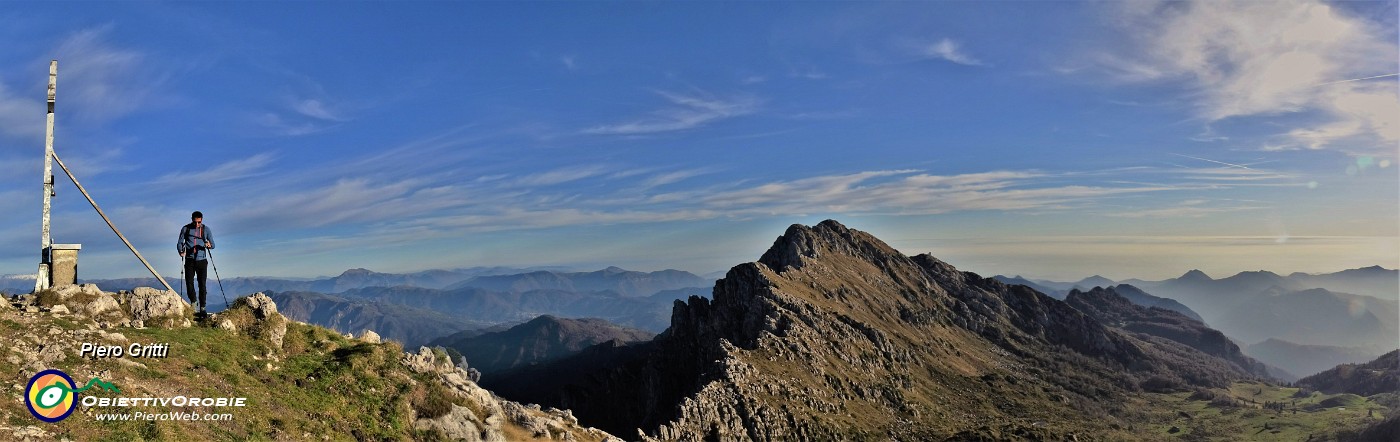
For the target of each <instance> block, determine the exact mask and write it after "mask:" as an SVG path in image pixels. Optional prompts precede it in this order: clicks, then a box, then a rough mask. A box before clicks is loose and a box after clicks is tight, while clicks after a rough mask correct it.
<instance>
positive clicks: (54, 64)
mask: <svg viewBox="0 0 1400 442" xmlns="http://www.w3.org/2000/svg"><path fill="white" fill-rule="evenodd" d="M57 86H58V60H51V61H49V114H48V119H47V122H46V123H45V125H44V128H45V129H44V232H43V239H42V242H41V244H42V248H41V249H40V251H39V253H40V255H39V273H37V274H36V275H34V276H35V277H34V293H38V292H39V291H40V290H44V289H47V288H49V285H50V283H51V282H50V281H49V278H50V275H49V272H50V269H49V263H50V262H52V260H51V259H50V256H49V253H50V252H49V249H50V247H52V246H53V243H52V242H53V241H52V240H51V239H50V238H49V201H50V200H51V199H52V198H53V159H52V158H53V103H54V89H56V88H57Z"/></svg>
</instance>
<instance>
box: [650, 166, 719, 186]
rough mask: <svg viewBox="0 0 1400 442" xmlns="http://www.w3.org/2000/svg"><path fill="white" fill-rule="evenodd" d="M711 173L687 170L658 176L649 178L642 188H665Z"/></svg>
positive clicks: (708, 171)
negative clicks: (668, 185)
mask: <svg viewBox="0 0 1400 442" xmlns="http://www.w3.org/2000/svg"><path fill="white" fill-rule="evenodd" d="M710 172H711V171H710V170H709V169H686V170H677V171H673V172H666V173H661V174H656V175H652V176H651V177H650V178H647V179H646V180H645V181H642V187H644V188H647V189H651V188H654V187H660V186H665V185H667V184H673V183H677V182H681V181H684V180H687V179H690V178H694V177H697V176H700V175H704V174H707V173H710Z"/></svg>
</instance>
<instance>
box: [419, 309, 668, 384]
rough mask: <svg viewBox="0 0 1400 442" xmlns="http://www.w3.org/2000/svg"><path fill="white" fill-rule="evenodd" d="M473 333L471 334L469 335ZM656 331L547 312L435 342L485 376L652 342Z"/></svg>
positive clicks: (433, 343) (488, 376)
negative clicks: (592, 350) (593, 349)
mask: <svg viewBox="0 0 1400 442" xmlns="http://www.w3.org/2000/svg"><path fill="white" fill-rule="evenodd" d="M468 335H470V336H468ZM653 337H655V334H653V333H650V332H646V331H642V330H637V329H633V328H626V327H622V326H618V325H616V324H613V323H610V322H608V321H605V320H602V319H596V318H584V319H569V318H558V317H554V316H550V315H543V316H540V317H538V318H535V319H533V320H530V321H529V322H526V323H524V324H520V325H517V326H515V327H511V328H510V329H508V330H503V331H497V332H488V333H484V334H477V333H475V331H472V332H467V333H465V334H454V335H451V336H446V337H443V338H439V339H437V340H434V341H433V342H432V345H433V346H442V347H447V348H449V349H452V350H456V351H457V352H458V353H459V354H461V355H462V356H465V357H466V358H467V364H468V365H469V366H471V367H472V368H475V369H477V370H479V371H480V372H481V373H482V375H484V376H485V377H487V378H490V376H491V375H493V374H495V373H497V372H500V371H503V370H508V369H511V368H515V367H521V366H528V365H534V364H539V363H543V362H549V361H552V360H555V359H559V358H562V357H565V356H569V355H572V354H575V353H578V352H579V351H582V350H583V349H585V348H587V347H590V346H593V345H596V344H599V343H603V342H608V341H617V342H619V343H636V342H645V341H650V340H651V339H652V338H653Z"/></svg>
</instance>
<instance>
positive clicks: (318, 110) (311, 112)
mask: <svg viewBox="0 0 1400 442" xmlns="http://www.w3.org/2000/svg"><path fill="white" fill-rule="evenodd" d="M292 109H293V110H295V111H296V112H297V113H299V114H301V115H305V116H308V117H311V118H315V119H318V120H326V121H337V122H339V121H346V120H348V119H347V118H345V117H344V116H343V115H341V113H340V112H338V111H332V110H331V109H330V108H329V107H328V106H327V105H326V103H324V102H322V101H321V100H318V99H314V98H311V99H305V100H300V101H297V103H296V104H295V105H294V106H292Z"/></svg>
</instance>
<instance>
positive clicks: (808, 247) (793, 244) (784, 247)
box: [758, 220, 903, 272]
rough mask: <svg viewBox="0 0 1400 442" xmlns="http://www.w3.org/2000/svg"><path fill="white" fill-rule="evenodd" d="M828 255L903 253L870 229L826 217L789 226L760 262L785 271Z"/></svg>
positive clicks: (878, 256) (874, 256)
mask: <svg viewBox="0 0 1400 442" xmlns="http://www.w3.org/2000/svg"><path fill="white" fill-rule="evenodd" d="M827 255H837V256H839V255H845V256H850V257H855V258H860V259H864V260H868V261H871V262H880V261H885V260H887V258H889V257H892V256H894V257H901V258H902V257H903V255H902V254H900V253H899V251H897V250H895V249H894V248H893V247H890V246H889V245H888V244H885V243H884V242H883V241H880V240H879V239H878V238H875V237H874V236H872V235H870V234H869V233H865V232H862V231H859V230H852V229H850V228H847V227H846V226H844V225H842V224H841V223H839V222H836V221H835V220H826V221H822V222H821V223H818V224H817V225H815V226H812V227H807V226H804V225H801V224H793V225H792V226H789V227H788V229H787V231H786V232H784V233H783V236H780V237H778V239H777V240H775V241H773V246H772V247H769V248H768V251H767V252H764V253H763V257H761V258H759V259H758V262H760V263H763V264H764V265H766V266H768V268H770V269H773V270H775V271H778V272H782V271H784V269H787V268H801V267H802V266H803V265H804V263H805V261H807V260H811V259H817V258H822V257H825V256H827Z"/></svg>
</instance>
